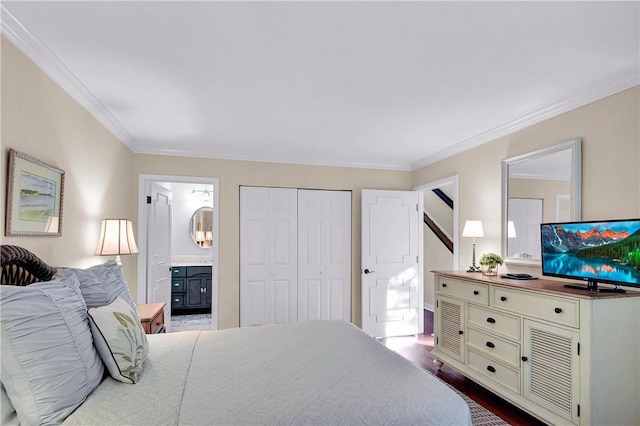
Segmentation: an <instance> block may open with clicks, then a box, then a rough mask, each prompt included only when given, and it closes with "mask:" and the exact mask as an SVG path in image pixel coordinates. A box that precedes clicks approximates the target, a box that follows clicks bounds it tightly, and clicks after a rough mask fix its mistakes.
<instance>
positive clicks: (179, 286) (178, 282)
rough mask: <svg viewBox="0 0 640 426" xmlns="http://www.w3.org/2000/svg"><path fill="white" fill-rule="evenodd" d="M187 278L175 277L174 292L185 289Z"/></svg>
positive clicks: (172, 283) (172, 286)
mask: <svg viewBox="0 0 640 426" xmlns="http://www.w3.org/2000/svg"><path fill="white" fill-rule="evenodd" d="M185 281H186V279H185V278H173V279H172V280H171V291H172V292H173V293H181V292H184V291H185V288H186V286H185Z"/></svg>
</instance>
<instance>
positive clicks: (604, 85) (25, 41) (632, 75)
mask: <svg viewBox="0 0 640 426" xmlns="http://www.w3.org/2000/svg"><path fill="white" fill-rule="evenodd" d="M0 31H1V32H2V34H4V35H5V36H6V37H7V38H8V39H9V40H10V41H11V42H12V43H13V44H15V45H16V46H17V47H18V48H19V49H20V50H21V51H22V52H23V53H24V54H25V55H27V57H29V58H30V59H31V60H32V61H33V62H34V63H35V64H36V65H37V66H38V67H39V68H40V69H41V70H42V71H43V72H44V73H45V74H47V75H48V76H49V77H50V78H51V79H52V80H53V81H55V82H56V83H57V84H58V85H59V86H60V87H61V88H62V89H63V90H64V91H65V92H67V93H68V94H69V95H70V96H71V97H72V98H73V99H75V100H76V101H77V102H78V103H79V104H80V105H81V106H82V107H84V108H85V109H86V110H87V111H88V112H89V113H90V114H91V115H92V116H93V117H95V118H96V120H98V121H99V122H100V123H101V124H102V125H103V126H104V127H105V128H106V129H107V130H109V131H110V132H111V133H112V134H113V135H114V136H115V137H116V138H117V139H119V140H120V141H121V142H122V143H123V144H125V145H126V146H127V147H128V148H129V149H131V151H133V152H134V153H139V154H157V155H172V156H185V157H207V158H218V159H225V160H237V161H260V162H272V163H286V164H302V165H314V166H328V167H350V168H363V169H378V170H393V171H414V170H417V169H420V168H422V167H425V166H428V165H430V164H433V163H435V162H437V161H440V160H443V159H445V158H448V157H451V156H453V155H456V154H459V153H461V152H463V151H466V150H468V149H471V148H474V147H476V146H479V145H482V144H484V143H487V142H490V141H492V140H495V139H497V138H500V137H502V136H506V135H508V134H511V133H514V132H516V131H518V130H521V129H524V128H526V127H529V126H531V125H534V124H537V123H540V122H542V121H544V120H548V119H550V118H553V117H555V116H558V115H560V114H563V113H565V112H569V111H571V110H574V109H576V108H579V107H582V106H584V105H587V104H589V103H592V102H595V101H597V100H600V99H602V98H605V97H607V96H611V95H613V94H615V93H618V92H621V91H623V90H626V89H629V88H631V87H634V86H637V85H638V84H640V78H639V76H638V74H637V72H635V71H630V72H627V73H624V74H621V75H619V76H618V77H616V78H612V79H609V80H608V81H605V82H598V83H596V84H592V85H591V86H589V87H588V88H586V89H585V90H583V91H581V92H580V93H578V94H576V95H574V96H572V97H571V98H569V99H565V100H561V101H558V102H556V103H554V104H552V105H550V106H548V107H546V108H542V109H540V110H538V111H535V112H533V113H531V114H528V115H526V116H523V117H521V118H518V119H516V120H513V121H511V122H508V123H505V124H503V125H500V126H497V127H495V128H493V129H490V130H488V131H486V132H483V133H480V134H478V135H475V136H473V137H471V138H469V139H466V140H463V141H461V142H459V143H457V144H455V145H453V146H451V147H449V148H446V149H444V150H441V151H439V152H437V153H435V154H432V155H429V156H426V157H424V158H422V159H420V160H417V161H415V162H411V163H408V164H385V165H381V164H377V163H376V164H374V163H357V162H328V163H325V162H319V161H315V160H313V159H295V160H294V159H282V158H279V159H278V158H266V157H265V158H257V157H251V158H249V157H243V156H229V155H225V154H219V153H204V154H202V153H198V154H194V153H192V152H186V151H180V150H168V149H148V148H143V147H141V146H140V144H138V143H137V142H136V140H135V139H134V138H133V136H132V135H131V134H130V133H129V132H128V131H127V129H126V128H125V127H124V126H123V125H122V124H121V123H120V122H119V121H118V120H117V119H116V118H115V117H114V116H113V114H111V113H110V112H109V110H108V109H107V108H106V107H105V106H104V105H103V104H102V103H101V102H100V101H99V100H98V99H97V98H96V97H95V95H93V93H91V91H89V89H87V87H86V86H84V84H82V82H81V81H80V80H79V79H78V78H77V77H76V76H75V74H73V73H72V72H71V71H70V70H69V69H68V68H67V67H66V66H65V65H64V64H63V63H62V61H60V59H58V58H57V56H56V55H55V54H53V52H51V50H49V49H48V48H47V47H46V46H45V45H44V44H42V43H41V42H40V41H39V40H38V39H37V38H36V37H35V36H34V35H33V34H31V33H30V32H29V30H28V29H26V28H25V27H24V26H23V25H22V24H21V23H20V22H19V21H18V20H17V19H16V18H15V17H14V16H13V15H12V14H11V12H9V11H8V10H7V9H6V8H5V6H4V5H2V4H0Z"/></svg>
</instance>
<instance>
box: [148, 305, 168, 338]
mask: <svg viewBox="0 0 640 426" xmlns="http://www.w3.org/2000/svg"><path fill="white" fill-rule="evenodd" d="M149 328H150V331H149V333H150V334H156V333H164V332H165V329H164V309H162V310H160V312H159V313H158V315H156V316H155V317H154V318H153V319H152V320H151V321H150V323H149Z"/></svg>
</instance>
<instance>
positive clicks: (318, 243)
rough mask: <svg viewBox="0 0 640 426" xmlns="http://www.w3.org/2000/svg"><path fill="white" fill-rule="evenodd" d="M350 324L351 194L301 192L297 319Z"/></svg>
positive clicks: (299, 206)
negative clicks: (339, 321) (337, 321)
mask: <svg viewBox="0 0 640 426" xmlns="http://www.w3.org/2000/svg"><path fill="white" fill-rule="evenodd" d="M316 319H342V320H345V321H351V192H347V191H322V190H303V189H301V190H298V320H299V321H307V320H316Z"/></svg>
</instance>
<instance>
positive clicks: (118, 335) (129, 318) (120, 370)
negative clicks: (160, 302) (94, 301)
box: [89, 297, 149, 384]
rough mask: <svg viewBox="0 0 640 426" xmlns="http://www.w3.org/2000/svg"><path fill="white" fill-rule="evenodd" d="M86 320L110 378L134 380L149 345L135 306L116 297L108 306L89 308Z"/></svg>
mask: <svg viewBox="0 0 640 426" xmlns="http://www.w3.org/2000/svg"><path fill="white" fill-rule="evenodd" d="M89 319H90V323H91V332H92V333H93V340H94V343H95V346H96V348H97V349H98V352H99V353H100V357H101V358H102V361H103V362H104V363H105V365H106V366H107V369H108V370H109V373H110V374H111V377H113V378H114V379H116V380H119V381H121V382H123V383H132V384H133V383H136V382H137V381H138V379H139V378H140V373H141V372H142V367H143V366H144V360H145V358H146V357H147V354H148V353H149V344H148V343H147V335H146V334H145V333H144V328H143V327H142V324H141V323H140V317H139V316H138V314H137V313H136V311H135V309H132V308H131V306H129V305H128V304H127V302H125V301H124V300H123V299H121V298H119V297H117V298H116V300H114V301H113V302H112V303H110V304H109V305H107V306H102V307H100V308H91V309H89Z"/></svg>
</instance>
